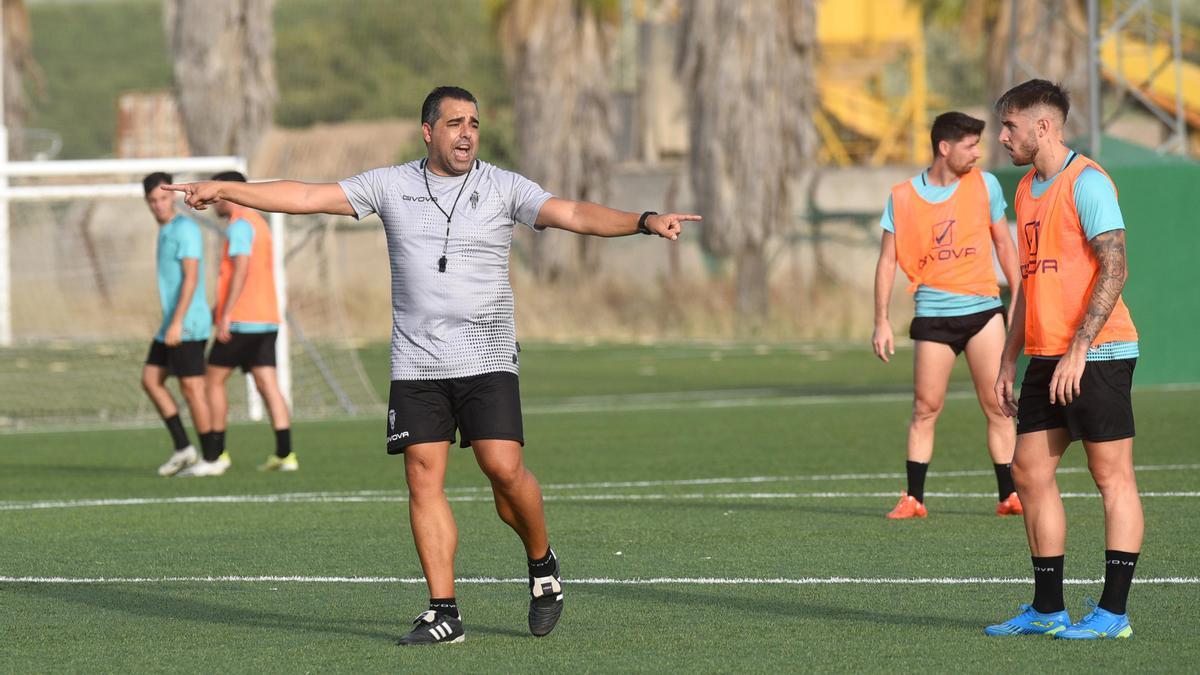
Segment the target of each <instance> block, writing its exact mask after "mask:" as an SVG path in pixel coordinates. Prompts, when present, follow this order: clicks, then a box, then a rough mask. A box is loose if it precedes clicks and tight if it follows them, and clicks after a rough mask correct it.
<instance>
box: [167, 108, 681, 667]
mask: <svg viewBox="0 0 1200 675" xmlns="http://www.w3.org/2000/svg"><path fill="white" fill-rule="evenodd" d="M421 129H422V132H423V134H424V137H425V146H426V148H427V152H428V155H427V157H426V158H425V159H422V160H420V161H414V162H409V163H407V164H402V165H399V166H390V167H385V168H382V169H374V170H372V171H368V172H366V173H363V174H360V175H358V176H354V177H352V178H347V179H346V180H343V181H341V182H340V183H302V182H298V181H272V182H267V183H230V182H213V181H208V182H203V183H188V184H185V185H169V186H165V187H166V188H167V189H173V190H177V191H180V192H183V193H184V194H185V200H186V201H187V204H188V205H189V206H191V207H193V208H196V209H203V208H205V207H206V206H207V205H209V204H212V203H214V202H216V201H217V200H220V199H226V200H229V201H231V202H234V203H237V204H241V205H243V206H248V207H251V208H255V209H260V210H263V211H278V212H283V213H330V214H336V215H344V216H354V217H355V218H363V217H365V216H368V215H370V214H372V213H375V214H378V215H379V217H380V218H381V219H382V220H383V227H384V231H385V232H386V233H387V242H388V256H389V257H390V259H391V268H392V385H391V393H390V395H389V401H388V420H387V450H388V452H389V453H391V454H400V453H403V454H404V468H405V475H406V478H407V481H408V488H409V492H410V501H409V518H410V520H411V523H412V531H413V539H414V540H415V543H416V546H417V555H418V556H419V557H420V559H421V568H422V570H423V571H424V572H425V579H426V581H427V583H428V584H429V595H430V601H429V609H428V610H427V611H425V612H422V613H421V614H420V615H419V616H418V617H417V618H416V620H415V621H414V622H413V623H414V624H415V625H414V628H413V629H412V630H411V631H410V632H409V633H408V634H406V635H404V636H403V637H402V638H400V644H404V645H409V644H433V643H439V642H442V643H444V642H461V641H462V640H463V638H464V636H465V634H464V631H463V625H462V618H461V616H460V614H459V611H458V604H457V601H456V599H455V597H454V552H455V548H456V547H457V545H458V530H457V527H456V526H455V523H454V516H453V514H452V513H451V512H450V503H449V501H448V500H447V499H446V493H445V490H444V483H445V476H446V460H447V458H448V455H449V451H450V444H451V443H453V442H454V440H455V431H456V430H457V431H458V435H459V438H460V441H461V446H462V447H464V448H465V447H470V448H472V450H473V451H474V453H475V459H476V461H477V462H478V463H479V467H480V468H481V469H482V470H483V472H484V473H485V474H486V475H487V477H488V479H489V480H490V481H491V483H492V493H493V495H494V497H495V500H496V511H497V512H498V513H499V514H500V518H501V519H502V520H503V521H504V522H505V523H508V525H509V526H510V527H512V528H513V529H514V530H516V532H517V534H518V535H519V536H520V537H521V541H522V542H523V543H524V544H525V552H526V555H527V556H528V558H529V560H528V565H529V593H530V601H529V630H530V631H531V632H532V633H533V634H534V635H536V636H539V637H540V636H542V635H546V634H547V633H549V632H550V631H551V630H552V629H553V628H554V626H555V624H556V623H557V622H558V618H559V616H561V614H562V597H563V595H562V583H561V579H560V575H559V569H558V560H557V559H556V558H555V556H554V551H553V550H551V549H550V543H549V538H548V536H547V534H546V518H545V513H544V511H543V508H542V492H541V488H540V487H539V486H538V482H537V479H536V478H534V476H533V474H532V473H530V472H529V470H528V469H526V468H525V464H524V461H523V460H522V454H521V446H522V445H523V443H524V432H523V430H522V423H521V398H520V390H519V387H518V381H517V367H518V363H517V361H518V358H517V351H518V350H517V340H516V329H515V326H514V322H513V295H512V288H511V287H510V286H509V281H508V260H509V251H510V249H511V246H512V234H513V226H514V225H515V224H516V223H527V224H529V225H531V226H532V227H533V229H534V230H543V229H545V228H547V227H556V228H559V229H563V230H569V231H571V232H577V233H579V234H591V235H596V236H601V237H619V236H624V235H629V234H637V233H639V232H641V233H643V234H656V235H658V236H660V237H664V238H667V239H672V240H673V239H677V238H678V237H679V234H680V232H681V231H682V227H683V223H684V222H686V221H695V220H700V216H695V215H681V214H665V215H659V214H656V213H654V212H652V211H647V212H645V213H642V214H637V213H629V212H625V211H616V210H614V209H610V208H607V207H604V206H600V205H599V204H592V203H589V202H576V201H570V200H566V199H559V198H557V197H554V196H552V195H550V193H548V192H546V191H545V190H543V189H542V188H541V187H540V186H538V185H537V184H536V183H534V182H532V181H530V180H529V179H527V178H525V177H523V176H520V175H518V174H515V173H512V172H511V171H505V170H504V169H501V168H498V167H496V166H493V165H491V164H488V163H486V162H484V161H481V160H479V159H477V158H476V154H477V152H478V149H479V108H478V105H477V104H476V101H475V97H474V96H472V95H471V94H470V92H468V91H466V90H465V89H460V88H458V87H438V88H437V89H434V90H433V91H432V92H431V93H430V94H429V96H428V97H427V98H426V99H425V103H424V105H422V107H421Z"/></svg>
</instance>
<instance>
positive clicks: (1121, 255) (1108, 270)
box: [1072, 230, 1129, 349]
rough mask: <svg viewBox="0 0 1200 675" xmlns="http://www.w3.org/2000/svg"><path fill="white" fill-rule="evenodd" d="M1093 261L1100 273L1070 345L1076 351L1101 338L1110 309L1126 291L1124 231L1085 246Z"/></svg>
mask: <svg viewBox="0 0 1200 675" xmlns="http://www.w3.org/2000/svg"><path fill="white" fill-rule="evenodd" d="M1088 243H1089V244H1090V245H1091V247H1092V252H1093V253H1095V255H1096V260H1097V261H1098V262H1099V263H1100V272H1099V274H1098V275H1097V277H1096V283H1095V284H1093V285H1092V295H1091V297H1090V298H1089V299H1088V306H1087V313H1086V314H1084V317H1083V322H1082V323H1081V324H1080V325H1079V328H1078V329H1077V330H1076V331H1075V339H1074V341H1073V343H1074V344H1073V345H1072V346H1075V347H1076V348H1082V349H1087V348H1089V347H1091V345H1092V342H1093V341H1095V339H1096V336H1098V335H1099V334H1100V331H1101V329H1103V328H1104V324H1105V323H1107V322H1108V317H1109V316H1111V315H1112V311H1113V308H1114V307H1116V306H1117V301H1118V300H1120V299H1121V290H1122V289H1124V288H1125V280H1126V279H1127V278H1128V274H1129V270H1128V267H1127V266H1126V263H1125V231H1124V230H1110V231H1109V232H1104V233H1102V234H1098V235H1096V236H1095V237H1092V239H1091V241H1089V242H1088Z"/></svg>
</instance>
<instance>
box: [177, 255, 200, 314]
mask: <svg viewBox="0 0 1200 675" xmlns="http://www.w3.org/2000/svg"><path fill="white" fill-rule="evenodd" d="M199 279H200V271H199V263H196V264H195V265H194V266H189V265H184V267H183V283H182V284H181V285H180V286H179V300H178V301H177V302H176V303H175V312H174V313H172V314H171V323H174V324H180V325H182V324H183V317H185V316H187V311H188V308H189V307H191V305H192V297H193V296H194V295H196V286H198V285H199Z"/></svg>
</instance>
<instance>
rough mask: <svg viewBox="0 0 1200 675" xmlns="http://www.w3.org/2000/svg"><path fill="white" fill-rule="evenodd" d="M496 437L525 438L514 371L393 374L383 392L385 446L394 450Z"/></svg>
mask: <svg viewBox="0 0 1200 675" xmlns="http://www.w3.org/2000/svg"><path fill="white" fill-rule="evenodd" d="M456 429H457V430H458V431H459V435H460V436H461V438H462V442H461V443H460V444H459V445H460V447H464V448H467V447H470V446H471V441H474V440H485V439H486V440H491V439H501V440H509V441H517V442H518V443H520V444H522V445H524V444H525V431H524V429H523V428H522V424H521V388H520V386H519V384H518V381H517V376H516V375H515V374H514V373H506V372H499V373H485V374H483V375H473V376H471V377H456V378H451V379H447V380H392V389H391V393H390V394H389V395H388V420H387V451H388V454H389V455H398V454H400V453H402V452H404V449H405V448H407V447H408V446H410V445H416V444H417V443H433V442H436V441H450V442H451V443H453V442H454V432H455V430H456Z"/></svg>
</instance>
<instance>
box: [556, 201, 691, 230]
mask: <svg viewBox="0 0 1200 675" xmlns="http://www.w3.org/2000/svg"><path fill="white" fill-rule="evenodd" d="M641 216H642V214H640V213H631V212H629V211H618V210H616V209H610V208H608V207H607V206H601V205H599V204H593V203H592V202H577V201H572V200H570V199H559V198H558V197H551V198H550V199H548V200H546V203H545V204H543V205H542V209H541V211H539V212H538V217H537V222H536V223H534V224H535V225H540V226H543V227H556V228H558V229H560V230H567V231H568V232H575V233H577V234H591V235H595V236H597V237H623V236H625V235H628V234H637V232H638V219H639V218H641ZM689 220H692V221H698V220H700V216H696V215H690V214H681V213H664V214H662V215H651V216H648V217H647V218H646V229H648V230H650V231H651V232H652V233H654V234H657V235H658V236H660V237H663V238H666V239H678V238H679V233H680V232H682V231H683V223H684V222H686V221H689Z"/></svg>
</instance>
